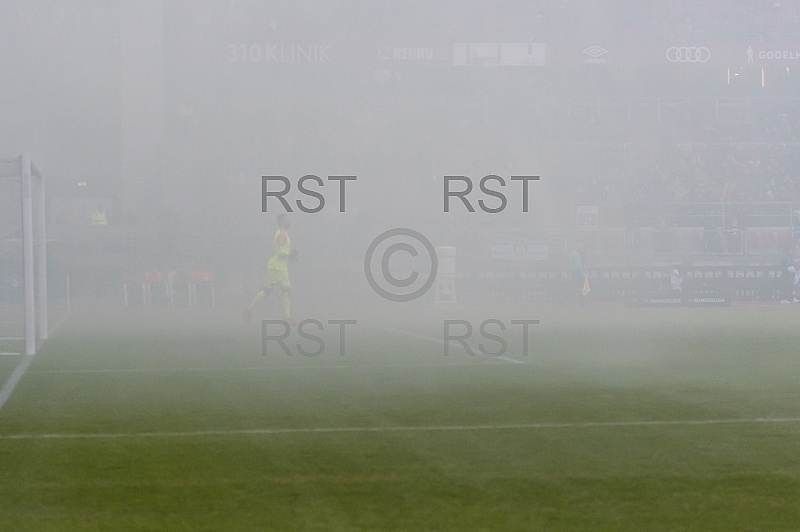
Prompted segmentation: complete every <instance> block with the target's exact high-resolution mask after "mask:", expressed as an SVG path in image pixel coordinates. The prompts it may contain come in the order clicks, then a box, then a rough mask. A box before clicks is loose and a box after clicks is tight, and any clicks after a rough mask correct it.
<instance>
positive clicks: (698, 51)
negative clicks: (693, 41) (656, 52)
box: [667, 46, 711, 63]
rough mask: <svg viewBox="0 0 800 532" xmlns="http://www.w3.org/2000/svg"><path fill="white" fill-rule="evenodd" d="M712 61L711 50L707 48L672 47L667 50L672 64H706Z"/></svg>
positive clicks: (668, 58)
mask: <svg viewBox="0 0 800 532" xmlns="http://www.w3.org/2000/svg"><path fill="white" fill-rule="evenodd" d="M709 59H711V50H709V49H708V48H706V47H705V46H672V47H670V48H667V60H668V61H669V62H671V63H705V62H706V61H708V60H709Z"/></svg>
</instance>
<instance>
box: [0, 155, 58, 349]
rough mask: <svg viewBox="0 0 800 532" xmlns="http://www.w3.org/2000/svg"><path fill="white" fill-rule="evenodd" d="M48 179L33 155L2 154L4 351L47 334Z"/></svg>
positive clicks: (0, 310) (0, 340) (0, 316)
mask: <svg viewBox="0 0 800 532" xmlns="http://www.w3.org/2000/svg"><path fill="white" fill-rule="evenodd" d="M44 193H45V187H44V179H43V178H42V175H41V174H40V173H39V171H38V170H37V169H36V167H35V166H34V165H33V164H31V160H30V157H29V156H28V155H27V154H23V155H21V156H19V157H11V158H0V353H2V354H4V355H10V354H20V353H25V354H28V355H32V354H34V353H35V352H36V348H37V346H39V345H40V344H41V342H42V341H44V340H46V339H47V333H48V301H47V267H46V264H47V255H46V253H47V249H46V248H47V246H46V235H45V199H44Z"/></svg>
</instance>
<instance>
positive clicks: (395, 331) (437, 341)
mask: <svg viewBox="0 0 800 532" xmlns="http://www.w3.org/2000/svg"><path fill="white" fill-rule="evenodd" d="M367 327H369V328H371V329H378V330H381V331H387V332H393V333H398V334H403V335H405V336H409V337H411V338H416V339H418V340H427V341H428V342H433V343H435V344H438V345H440V346H442V347H444V345H445V341H444V340H441V339H439V338H431V337H430V336H425V335H422V334H415V333H412V332H408V331H404V330H402V329H395V328H393V327H381V326H379V325H367ZM450 345H451V346H452V345H453V344H452V343H451V344H450ZM456 347H458V348H459V349H461V350H462V351H464V352H465V353H467V354H469V351H467V350H466V348H465V347H464V346H463V345H461V342H457V343H456ZM485 358H488V359H495V360H502V361H504V362H510V363H511V364H527V362H525V361H524V360H516V359H513V358H509V357H504V356H486V357H485Z"/></svg>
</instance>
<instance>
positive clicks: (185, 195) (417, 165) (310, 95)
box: [0, 0, 797, 295]
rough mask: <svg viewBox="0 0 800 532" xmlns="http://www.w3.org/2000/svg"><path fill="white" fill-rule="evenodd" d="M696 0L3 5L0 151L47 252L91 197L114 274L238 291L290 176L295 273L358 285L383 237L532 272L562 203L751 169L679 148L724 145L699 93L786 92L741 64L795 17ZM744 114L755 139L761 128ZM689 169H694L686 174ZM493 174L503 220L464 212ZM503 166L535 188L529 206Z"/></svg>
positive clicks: (562, 216)
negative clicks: (105, 220) (513, 254)
mask: <svg viewBox="0 0 800 532" xmlns="http://www.w3.org/2000/svg"><path fill="white" fill-rule="evenodd" d="M700 4H701V3H694V4H693V3H692V2H635V1H632V0H626V1H620V2H616V1H615V2H609V1H601V0H594V1H589V0H587V1H582V2H558V1H545V0H539V1H533V2H532V1H525V0H504V1H490V0H482V1H469V2H456V1H449V0H448V1H441V2H423V1H408V0H384V1H366V0H359V1H349V2H348V1H334V2H325V1H289V0H287V1H269V2H267V1H264V2H260V1H255V0H250V1H246V0H229V1H222V0H216V1H211V0H203V1H190V0H175V1H154V0H120V1H113V2H112V1H102V0H71V1H56V0H37V1H30V0H3V1H2V2H0V66H1V67H2V72H1V73H0V80H1V81H0V88H1V93H2V99H0V118H1V120H2V122H1V123H2V127H0V151H2V153H3V154H4V155H15V154H18V153H20V152H23V151H28V152H30V153H31V155H32V157H33V160H34V161H35V163H36V164H37V166H38V167H39V168H40V169H41V170H42V172H43V173H44V174H45V175H46V176H47V179H48V187H49V188H48V193H49V195H50V200H49V201H50V208H49V213H50V216H51V218H50V223H51V225H52V227H53V230H54V233H53V234H54V235H56V236H57V237H58V238H63V239H69V238H73V237H74V235H75V234H82V232H84V233H85V232H86V231H87V230H89V229H91V227H90V216H91V210H94V208H95V204H103V206H104V207H105V208H106V209H107V210H108V214H109V220H110V225H109V228H108V229H109V231H108V235H94V236H92V237H91V238H99V239H101V240H103V239H111V240H115V239H116V241H117V242H123V245H121V247H119V246H118V247H113V246H112V248H113V249H112V251H108V250H106V251H107V256H104V258H102V259H101V260H92V261H89V262H90V263H91V264H92V265H93V267H98V266H97V264H98V263H99V264H103V263H105V264H107V265H108V269H109V270H114V273H113V275H117V273H118V271H121V270H124V269H128V268H133V269H136V268H139V269H147V268H154V267H155V268H161V269H170V268H181V267H183V265H184V264H192V265H195V267H205V268H211V269H214V270H215V271H216V272H218V276H219V277H220V283H221V285H223V286H225V287H226V288H227V289H228V292H229V293H232V294H241V295H243V294H245V293H247V290H248V289H249V288H252V287H254V286H255V285H256V284H257V279H258V278H259V276H260V275H261V271H262V269H263V265H264V260H265V259H266V256H267V253H268V247H269V242H270V240H271V236H272V233H273V231H274V228H275V216H276V215H277V214H278V213H280V212H282V211H283V208H282V206H281V204H280V202H279V201H278V200H277V199H276V198H269V201H268V212H267V213H263V212H262V176H265V175H281V176H286V177H287V178H288V179H289V181H290V182H291V184H292V190H291V192H290V193H289V194H288V195H287V199H288V200H289V201H290V202H291V203H292V205H294V202H295V200H298V199H299V200H302V201H303V203H304V205H305V206H306V207H311V208H313V207H315V206H316V205H317V204H318V200H317V199H316V198H315V197H312V196H309V195H302V194H300V193H299V192H298V191H297V181H298V179H299V178H301V177H302V176H304V175H307V174H314V175H317V176H320V178H321V179H322V180H323V182H324V183H325V184H324V186H322V187H319V186H317V185H315V184H313V183H309V188H311V189H312V190H315V191H316V192H320V193H322V194H323V195H324V198H325V201H326V205H325V208H324V209H322V211H321V212H319V213H314V214H311V213H301V212H296V213H295V214H294V228H293V231H292V238H293V240H294V242H296V244H297V246H298V248H299V249H300V250H301V259H300V262H299V263H298V265H297V268H300V269H303V268H306V269H307V270H308V271H310V270H311V269H314V271H315V272H317V274H318V273H319V272H320V271H325V270H326V269H327V270H329V271H331V272H334V271H342V272H344V271H350V272H358V271H360V268H361V264H362V262H363V257H364V251H365V249H366V247H367V246H368V244H369V242H370V240H371V239H372V238H374V237H375V236H377V235H378V234H379V233H380V232H381V231H383V230H386V229H390V228H395V227H408V228H412V229H415V230H418V231H420V232H422V233H423V234H424V235H425V236H427V237H428V238H429V239H430V241H431V242H432V244H433V245H434V246H440V245H449V246H455V247H456V248H457V250H458V257H459V261H461V260H462V259H463V261H465V262H464V263H465V264H466V263H469V261H470V260H471V261H472V264H475V265H476V266H475V268H476V269H480V268H484V269H491V268H493V266H491V264H490V263H489V260H490V259H491V256H490V251H489V248H490V246H491V244H492V243H494V240H493V239H496V238H498V237H499V238H501V239H506V240H509V241H510V240H513V239H523V240H525V239H528V240H527V241H526V243H525V245H531V246H532V245H539V246H545V247H547V246H549V251H548V253H547V255H546V256H545V257H540V258H539V259H535V260H542V261H543V263H549V264H551V265H552V266H564V265H565V255H566V252H567V251H568V249H569V246H570V245H571V243H572V242H573V241H574V240H576V239H577V238H579V237H580V235H576V234H575V220H576V207H577V206H580V205H588V206H597V205H600V206H601V207H600V209H601V210H600V212H601V214H600V216H601V223H602V222H610V223H611V224H612V225H614V226H617V227H629V226H631V224H636V223H639V224H643V225H645V226H647V225H653V226H654V225H655V221H654V220H644V221H642V220H638V221H635V222H634V221H632V220H631V218H626V217H625V213H624V212H621V208H620V206H621V205H624V204H641V203H647V202H653V203H657V202H663V201H673V200H676V199H678V200H679V201H695V202H699V201H720V199H722V195H723V188H724V187H725V185H726V182H727V180H728V179H729V177H730V176H729V174H730V172H729V173H728V174H725V172H724V171H723V170H720V169H721V168H729V167H725V166H724V165H725V164H729V165H735V164H739V163H740V162H741V161H744V160H746V159H747V158H748V156H749V157H751V158H752V157H753V156H752V154H748V153H744V152H742V151H733V152H732V154H731V153H728V152H726V153H718V152H717V151H713V149H712V148H704V149H707V150H708V152H702V153H700V152H697V151H692V152H691V153H688V151H687V148H685V147H682V144H681V142H701V143H705V144H704V145H706V144H708V145H712V144H715V143H720V142H732V141H735V140H737V139H736V138H735V133H730V134H729V132H728V130H726V129H725V127H726V126H725V125H724V124H720V123H719V122H718V120H719V119H720V118H719V116H720V111H719V109H720V108H719V102H718V101H717V102H716V103H715V98H719V97H731V96H759V97H760V96H764V95H771V94H779V95H781V94H782V95H791V94H792V91H793V90H795V89H796V82H794V81H793V78H792V79H789V78H791V76H789V74H788V73H789V67H786V73H787V74H786V75H783V77H782V78H781V77H780V76H778V75H777V74H774V72H775V70H772V71H770V70H768V71H767V74H766V76H767V83H766V86H764V85H765V83H764V81H763V80H764V76H765V74H764V69H763V68H762V69H761V72H760V74H759V73H757V72H755V71H751V70H744V67H740V66H739V65H740V64H742V61H744V60H745V58H746V56H745V55H744V50H745V48H746V47H747V46H748V45H749V46H751V47H756V52H755V54H756V55H755V57H756V58H757V59H759V58H761V57H762V55H761V54H762V50H770V48H769V47H768V46H766V45H763V46H762V45H760V43H764V42H767V43H768V42H770V40H781V39H783V40H785V41H788V42H791V35H793V34H795V33H796V29H797V2H782V3H772V2H768V3H762V2H750V3H747V2H731V3H730V9H729V11H728V12H726V13H725V15H724V16H720V13H718V12H716V11H714V9H713V8H708V9H706V8H705V7H703V6H702V5H700ZM776 21H777V22H776ZM784 21H785V22H784ZM762 27H763V28H768V29H771V28H774V27H779V28H781V31H782V32H783V33H782V34H780V35H774V34H767V33H762V34H759V31H761V30H760V28H762ZM759 36H760V40H758V37H759ZM787 36H788V37H787ZM718 42H727V43H730V42H733V43H734V44H732V45H731V46H730V48H731V50H733V51H732V52H730V53H729V54H728V56H725V58H724V59H721V60H720V61H728V63H723V62H720V63H714V65H713V66H711V63H709V65H699V64H688V63H689V61H683V62H684V63H687V64H675V63H680V62H681V61H680V60H673V59H669V58H668V60H665V59H664V50H667V49H668V48H669V47H673V46H680V47H692V49H694V48H697V47H698V46H707V47H711V49H712V50H714V54H718V52H717V50H718V48H715V47H714V46H713V44H712V43H718ZM781 46H782V45H781ZM781 46H776V48H779V49H783V47H781ZM740 48H741V50H740ZM667 53H669V51H667ZM675 53H681V52H675ZM692 53H695V52H692ZM748 53H749V52H748ZM637 54H639V55H637ZM648 54H650V55H648ZM737 54H738V55H737ZM724 55H725V53H724V52H719V54H718V55H714V59H713V61H716V60H717V58H718V57H722V56H724ZM728 57H730V58H733V59H728ZM763 57H768V56H766V55H765V56H763ZM759 60H761V59H759ZM713 61H712V62H713ZM764 61H766V60H764ZM692 62H695V63H697V62H704V61H702V60H700V61H694V60H692ZM748 64H749V63H748ZM764 64H766V63H764ZM726 65H727V66H726ZM773 66H774V65H773ZM731 68H733V69H734V70H735V72H733V74H731V72H732V70H731ZM767 68H768V69H769V68H772V66H770V65H767ZM775 68H776V69H780V68H783V66H781V65H778V66H776V67H775ZM726 69H727V74H726ZM736 69H739V70H736ZM740 70H741V72H740ZM739 74H741V78H738V77H734V78H732V77H731V76H732V75H733V76H739ZM759 75H760V76H761V79H762V81H761V84H760V85H758V83H757V79H756V78H757V77H758V76H759ZM726 76H727V80H726ZM770 76H772V77H770ZM744 78H747V79H748V80H749V81H748V83H750V84H749V85H748V84H745V83H744V82H742V83H740V84H739V86H737V85H736V84H737V83H739V81H738V80H739V79H744ZM784 78H787V79H789V81H786V80H785V79H784ZM731 80H733V81H731ZM753 80H756V81H753ZM773 80H774V81H773ZM751 82H752V83H751ZM770 91H771V92H770ZM685 97H692V98H696V101H694V100H693V101H694V102H695V103H692V102H688V100H685ZM659 98H661V99H664V98H666V99H668V100H669V101H666V100H664V101H662V100H659ZM703 98H706V99H705V100H704V99H703ZM687 102H688V103H687ZM723 104H724V102H723ZM731 105H733V104H731ZM726 109H727V108H724V105H723V111H722V112H723V114H724V113H725V112H726ZM733 112H734V114H735V110H734V111H733ZM748 112H752V110H750V111H748ZM770 113H772V114H770ZM714 114H716V116H713V115H714ZM778 114H779V113H778ZM748 116H749V115H748ZM763 116H764V121H765V122H766V123H767V127H772V126H771V125H770V124H771V122H769V120H772V119H775V116H777V114H776V113H774V112H772V110H771V109H769V108H765V109H764V111H763ZM781 116H783V115H781ZM755 118H756V119H758V118H759V117H758V114H757V113H755ZM794 119H796V116H795V115H793V114H791V113H790V116H789V118H788V120H789V122H791V121H792V120H794ZM776 120H777V119H776ZM733 122H735V120H733ZM792 125H793V122H791V123H789V124H787V123H786V120H784V121H783V122H777V123H776V124H775V126H774V129H775V131H776V135H777V138H778V140H779V141H783V142H792V141H796V135H797V129H794V130H792V128H791V126H792ZM714 149H716V148H714ZM681 150H683V151H681ZM688 150H689V151H691V149H688ZM687 154H688V155H687ZM771 156H772V157H776V158H777V159H775V160H771V161H767V160H764V161H758V164H760V165H762V166H763V167H765V168H764V169H763V170H762V171H761V172H762V174H763V175H766V176H767V177H766V178H765V179H766V180H767V181H768V180H769V179H772V180H773V181H776V182H777V183H778V184H774V185H772V186H770V185H765V186H764V187H761V188H759V187H760V185H759V186H751V183H749V182H747V183H745V184H743V185H742V186H741V187H740V188H741V189H742V191H743V192H742V194H746V195H747V197H745V196H742V197H738V198H737V199H738V200H742V199H747V200H753V201H762V200H765V199H768V198H773V199H777V198H775V196H777V195H778V194H779V188H780V183H781V182H782V180H783V179H784V174H785V175H789V173H791V172H794V171H795V170H796V166H792V165H793V164H794V163H784V162H783V161H782V160H781V159H780V154H778V155H774V154H772V155H771ZM695 159H696V160H699V161H700V163H698V165H697V166H698V167H702V171H700V172H699V171H696V170H695V169H693V168H687V167H686V165H685V164H684V161H685V160H695ZM731 159H732V160H733V161H734V162H733V163H731V162H730V160H731ZM665 161H667V162H665ZM752 164H753V165H755V164H756V163H755V162H754V163H752ZM737 168H738V167H737ZM737 171H738V170H737ZM698 172H699V173H702V174H703V175H702V177H697V178H696V179H695V178H692V179H687V178H685V176H684V174H687V173H689V174H691V173H694V174H698ZM489 174H496V175H498V176H500V177H502V178H503V179H504V180H505V181H506V186H505V187H499V186H498V184H497V182H496V181H495V182H491V183H488V185H489V187H490V188H491V189H493V190H495V191H497V190H500V191H502V192H503V193H504V194H505V195H506V197H507V199H508V205H507V206H506V208H505V210H504V211H503V212H500V213H483V212H481V209H480V208H479V207H478V203H477V202H478V200H483V201H484V202H485V205H486V206H488V207H489V208H494V207H497V206H498V205H499V203H500V200H499V199H498V198H497V197H496V196H492V195H491V194H484V193H482V192H481V191H480V189H479V180H480V179H481V178H482V177H483V176H485V175H489ZM340 175H354V176H357V181H356V182H352V183H347V186H346V209H345V212H344V213H341V212H339V207H340V205H339V188H338V183H337V182H335V181H330V180H328V176H340ZM446 175H456V176H468V177H470V178H471V179H472V181H473V185H474V190H473V192H472V193H471V194H470V196H469V198H470V200H471V203H472V205H473V206H474V207H475V208H476V211H477V212H474V213H471V212H468V211H467V209H466V208H465V207H464V205H463V203H462V202H461V201H460V200H459V199H458V198H454V199H451V212H450V213H445V212H443V200H444V197H443V186H444V176H446ZM514 175H535V176H540V181H538V182H535V181H531V182H530V183H529V185H530V189H529V194H528V199H529V202H530V204H529V209H528V211H529V212H523V209H522V194H521V192H522V187H521V182H519V181H511V176H514ZM742 175H743V178H744V179H745V180H747V178H748V177H749V176H750V174H747V173H744V172H743V173H742ZM79 184H80V186H79ZM274 184H275V186H276V187H277V186H279V183H274ZM457 188H459V189H460V188H461V185H458V186H457ZM768 189H769V190H768ZM684 190H685V191H684ZM750 196H752V197H750ZM81 209H83V210H81ZM87 209H88V212H87ZM294 210H295V211H297V209H296V208H295V209H294ZM83 212H85V217H83V218H81V216H83V215H82V214H81V213H83ZM667 222H670V223H671V220H667ZM698 225H703V224H702V223H701V224H698ZM84 226H85V227H84ZM82 238H89V237H88V236H86V237H82ZM548 239H550V240H548ZM606 240H608V239H606ZM553 242H557V243H555V244H554V243H553ZM558 242H560V244H559V243H558ZM101 248H102V246H101ZM76 249H87V248H76ZM103 249H105V248H103ZM62 251H63V250H62ZM587 252H588V253H589V255H590V256H591V254H592V252H593V249H591V248H590V249H587ZM64 253H67V251H64ZM103 253H105V252H103ZM498 253H500V254H502V252H498ZM101 254H102V253H101ZM598 257H599V254H598V253H595V262H596V263H597V261H599V260H600V259H599V258H598ZM495 258H496V257H495ZM72 260H78V261H80V259H75V258H74V257H73V258H72ZM526 260H527V259H526ZM627 260H628V258H627V257H625V256H619V257H615V256H614V255H613V252H610V253H609V252H607V253H604V254H603V256H602V261H603V262H604V263H613V262H621V263H624V262H626V261H627ZM497 262H498V263H501V264H505V263H503V259H502V258H500V259H498V261H497ZM519 265H520V264H517V266H519ZM522 266H523V267H525V265H524V264H523V265H522ZM109 275H110V276H113V275H112V274H109ZM335 279H336V278H335V277H334V276H331V278H330V279H328V281H329V282H337V281H336V280H335Z"/></svg>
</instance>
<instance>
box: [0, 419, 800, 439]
mask: <svg viewBox="0 0 800 532" xmlns="http://www.w3.org/2000/svg"><path fill="white" fill-rule="evenodd" d="M767 423H775V424H777V423H782V424H789V423H800V417H786V418H763V417H761V418H739V419H695V420H673V421H669V420H662V421H589V422H584V423H516V424H508V425H429V426H417V427H415V426H395V427H392V426H386V427H318V428H297V429H290V428H287V429H238V430H196V431H185V432H107V433H74V434H69V433H49V434H47V433H45V434H5V435H0V440H74V439H124V438H180V437H196V436H260V435H266V436H269V435H281V434H337V433H359V432H361V433H364V432H447V431H492V430H524V429H587V428H602V427H661V426H700V425H746V424H767Z"/></svg>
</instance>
